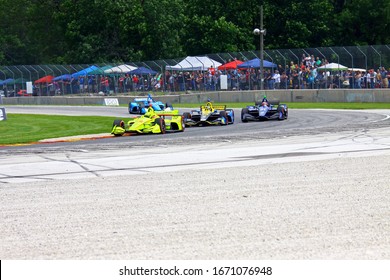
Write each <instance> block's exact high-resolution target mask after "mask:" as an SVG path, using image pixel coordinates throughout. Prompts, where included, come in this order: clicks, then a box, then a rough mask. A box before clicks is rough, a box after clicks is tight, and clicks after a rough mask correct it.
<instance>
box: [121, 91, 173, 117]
mask: <svg viewBox="0 0 390 280" xmlns="http://www.w3.org/2000/svg"><path fill="white" fill-rule="evenodd" d="M150 105H152V108H153V109H154V110H155V111H164V110H166V109H167V108H170V110H173V107H172V105H171V104H169V103H166V104H164V103H162V102H161V101H155V100H154V99H153V98H152V96H151V95H150V94H148V97H144V98H134V100H133V101H132V102H130V103H129V114H141V115H143V114H145V113H146V111H147V110H148V108H149V106H150Z"/></svg>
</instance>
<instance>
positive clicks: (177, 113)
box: [155, 110, 180, 117]
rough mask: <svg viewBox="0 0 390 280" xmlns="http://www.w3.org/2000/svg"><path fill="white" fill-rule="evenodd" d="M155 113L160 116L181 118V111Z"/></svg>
mask: <svg viewBox="0 0 390 280" xmlns="http://www.w3.org/2000/svg"><path fill="white" fill-rule="evenodd" d="M155 113H156V114H157V115H159V116H162V117H163V116H180V114H179V110H172V111H158V112H156V111H155Z"/></svg>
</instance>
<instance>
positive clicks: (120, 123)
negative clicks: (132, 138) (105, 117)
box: [112, 120, 125, 137]
mask: <svg viewBox="0 0 390 280" xmlns="http://www.w3.org/2000/svg"><path fill="white" fill-rule="evenodd" d="M115 126H120V127H122V128H123V129H125V122H124V121H122V120H114V123H113V124H112V127H113V128H114V127H115ZM122 135H123V134H114V136H116V137H117V136H122Z"/></svg>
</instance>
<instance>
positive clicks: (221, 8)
mask: <svg viewBox="0 0 390 280" xmlns="http://www.w3.org/2000/svg"><path fill="white" fill-rule="evenodd" d="M260 5H262V6H263V11H264V27H265V28H266V29H267V35H266V36H265V41H264V43H265V49H286V48H309V47H327V46H354V45H383V44H389V43H390V36H389V35H388V30H389V23H390V0H376V1H372V0H311V1H308V0H263V1H262V0H246V1H232V0H213V1H205V0H191V1H186V0H17V1H15V0H0V65H19V64H24V65H35V64H74V63H78V64H82V63H85V64H90V63H107V62H129V61H146V60H159V59H170V58H178V57H183V56H186V55H203V54H211V53H224V52H240V51H248V50H258V49H259V40H260V39H259V37H258V36H254V35H253V33H252V31H253V29H254V28H256V27H259V26H260V12H259V11H260Z"/></svg>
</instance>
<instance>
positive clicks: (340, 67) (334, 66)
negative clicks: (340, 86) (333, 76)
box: [317, 62, 348, 71]
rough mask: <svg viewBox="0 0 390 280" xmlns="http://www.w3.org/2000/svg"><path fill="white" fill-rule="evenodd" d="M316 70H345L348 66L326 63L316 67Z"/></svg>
mask: <svg viewBox="0 0 390 280" xmlns="http://www.w3.org/2000/svg"><path fill="white" fill-rule="evenodd" d="M317 69H318V70H329V71H340V70H347V69H348V67H347V66H344V65H341V64H338V63H333V62H332V63H328V64H325V65H323V66H321V67H318V68H317Z"/></svg>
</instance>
